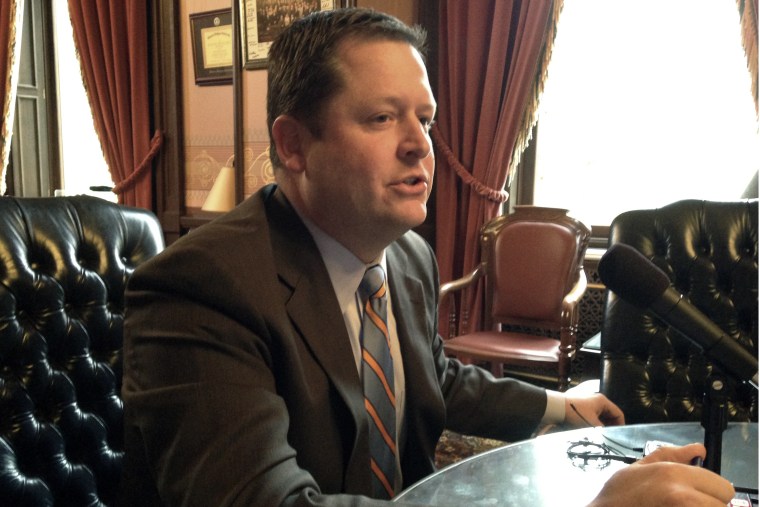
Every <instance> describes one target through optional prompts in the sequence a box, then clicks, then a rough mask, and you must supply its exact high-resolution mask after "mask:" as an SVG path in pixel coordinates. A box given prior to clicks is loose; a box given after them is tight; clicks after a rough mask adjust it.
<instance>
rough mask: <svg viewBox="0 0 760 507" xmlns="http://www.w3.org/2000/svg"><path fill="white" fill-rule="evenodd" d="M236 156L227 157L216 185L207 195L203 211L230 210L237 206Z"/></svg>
mask: <svg viewBox="0 0 760 507" xmlns="http://www.w3.org/2000/svg"><path fill="white" fill-rule="evenodd" d="M233 159H234V156H232V157H230V158H229V159H227V162H226V163H225V164H224V167H222V169H221V170H220V171H219V174H218V175H217V176H216V180H214V185H213V186H212V187H211V191H210V192H209V193H208V197H206V201H205V202H204V203H203V206H202V207H201V209H202V210H203V211H229V210H231V209H232V208H234V207H235V171H234V162H233Z"/></svg>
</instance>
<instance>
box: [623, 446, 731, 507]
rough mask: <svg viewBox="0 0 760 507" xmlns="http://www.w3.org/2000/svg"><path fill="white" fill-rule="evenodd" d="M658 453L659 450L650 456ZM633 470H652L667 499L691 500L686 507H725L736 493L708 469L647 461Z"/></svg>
mask: <svg viewBox="0 0 760 507" xmlns="http://www.w3.org/2000/svg"><path fill="white" fill-rule="evenodd" d="M686 447H689V446H686ZM662 449H663V451H666V450H667V448H662ZM657 453H659V450H658V451H655V452H654V453H652V454H651V455H654V454H657ZM651 455H650V456H651ZM684 455H686V454H684ZM681 457H683V456H681ZM631 466H632V467H653V468H652V470H651V471H652V472H653V473H654V474H656V475H655V476H656V477H657V478H658V480H659V481H660V483H661V484H662V486H663V487H664V489H665V491H666V492H667V494H668V495H672V497H674V498H688V499H690V500H689V501H690V502H692V503H684V505H712V504H713V503H716V502H717V503H716V505H718V504H720V505H722V506H725V505H726V504H727V503H728V502H729V501H731V499H732V498H733V497H734V494H735V493H736V492H735V491H734V487H733V486H732V485H731V483H730V482H729V481H727V480H726V479H724V478H723V477H721V476H720V475H718V474H716V473H714V472H711V471H710V470H707V469H706V468H701V467H695V466H690V465H686V464H683V463H672V462H666V461H658V462H654V463H648V462H645V461H644V460H641V461H639V462H638V463H635V464H633V465H631ZM665 505H668V504H667V503H666V504H665ZM677 505H680V504H677Z"/></svg>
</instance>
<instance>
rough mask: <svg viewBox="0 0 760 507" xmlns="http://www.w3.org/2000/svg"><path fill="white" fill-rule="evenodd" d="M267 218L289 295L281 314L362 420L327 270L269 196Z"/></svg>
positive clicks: (305, 235) (291, 215) (278, 198)
mask: <svg viewBox="0 0 760 507" xmlns="http://www.w3.org/2000/svg"><path fill="white" fill-rule="evenodd" d="M267 216H268V217H269V229H270V234H271V238H272V248H273V251H274V252H275V263H276V266H277V271H278V275H279V277H280V281H281V282H282V283H283V284H284V286H285V287H286V288H287V289H288V290H290V291H291V295H290V299H289V300H288V302H287V303H286V309H287V312H288V315H289V316H290V318H291V320H292V322H293V324H294V326H295V327H296V329H297V330H298V332H299V333H300V334H301V336H302V337H303V339H304V341H305V342H306V343H307V344H308V346H309V348H310V350H311V351H312V353H313V354H314V357H315V358H316V359H317V361H318V362H319V363H320V364H321V365H322V367H323V368H324V371H325V374H326V375H327V376H328V378H329V379H330V381H331V382H332V383H333V384H334V385H335V388H336V390H337V391H338V393H339V394H340V396H341V397H342V398H343V401H344V402H345V403H346V405H347V406H348V408H349V410H350V412H351V414H352V416H353V419H354V421H355V425H356V426H358V425H359V424H363V422H362V423H360V422H359V421H364V419H365V417H364V395H363V393H362V387H361V382H360V379H359V374H358V372H357V370H356V364H355V362H354V356H353V352H352V351H351V344H350V340H349V337H348V332H347V331H346V325H345V322H344V321H343V315H342V314H341V311H340V307H339V305H338V301H337V298H336V297H335V292H334V291H333V290H332V285H331V282H330V277H329V275H328V273H327V268H326V267H325V265H324V262H323V261H322V257H321V256H320V254H319V250H318V249H317V246H316V244H315V243H314V240H313V239H312V237H311V234H310V233H309V231H308V229H307V228H306V226H305V225H304V224H303V222H302V221H301V220H300V218H298V215H297V214H296V213H295V211H294V210H293V209H292V207H291V205H290V204H289V203H288V202H287V200H286V199H285V197H284V196H283V194H282V192H280V191H275V192H274V195H273V196H272V198H271V199H270V200H269V202H268V203H267Z"/></svg>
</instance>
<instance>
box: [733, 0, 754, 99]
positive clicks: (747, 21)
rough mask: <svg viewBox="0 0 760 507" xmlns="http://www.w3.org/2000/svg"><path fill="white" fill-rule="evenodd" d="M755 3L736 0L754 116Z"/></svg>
mask: <svg viewBox="0 0 760 507" xmlns="http://www.w3.org/2000/svg"><path fill="white" fill-rule="evenodd" d="M757 1H758V0H736V5H737V6H738V7H739V16H740V21H741V27H742V44H743V45H744V53H745V54H746V55H747V68H748V69H749V72H750V74H751V75H752V97H753V98H754V99H755V114H757V113H758V105H757V63H758V60H757Z"/></svg>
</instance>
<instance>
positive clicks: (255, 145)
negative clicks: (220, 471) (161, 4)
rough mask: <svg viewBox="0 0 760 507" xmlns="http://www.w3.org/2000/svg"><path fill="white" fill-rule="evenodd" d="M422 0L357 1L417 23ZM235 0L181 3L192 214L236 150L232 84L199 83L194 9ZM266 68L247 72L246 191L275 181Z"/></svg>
mask: <svg viewBox="0 0 760 507" xmlns="http://www.w3.org/2000/svg"><path fill="white" fill-rule="evenodd" d="M417 2H418V0H415V1H408V0H356V2H355V4H356V5H357V6H359V7H369V8H374V9H377V10H380V11H383V12H388V13H390V14H393V15H394V16H397V17H399V18H400V19H401V20H403V21H405V22H407V23H412V22H414V20H415V16H414V13H415V12H416V9H417ZM230 5H231V3H230V0H183V1H182V2H180V37H181V40H182V94H183V100H182V102H183V109H184V111H183V129H184V164H185V167H184V175H185V205H186V207H187V208H188V213H189V214H193V213H194V212H195V211H197V209H198V208H200V207H201V206H202V205H203V201H204V200H205V198H206V196H207V195H208V192H209V190H210V189H211V186H212V185H213V183H214V178H216V175H217V174H218V173H219V170H220V169H221V168H222V166H223V165H224V164H225V163H226V161H227V160H228V159H229V158H230V157H231V156H232V154H233V151H234V140H233V138H234V132H233V94H232V85H231V84H226V85H213V86H209V85H206V86H200V85H196V84H195V75H194V68H193V52H192V43H191V34H190V17H189V16H190V14H194V13H198V12H207V11H211V10H216V9H224V8H229V7H230ZM266 79H267V75H266V70H264V69H248V70H244V71H243V111H244V113H243V123H244V125H243V145H244V146H243V148H244V164H245V189H244V193H245V195H250V194H252V193H253V192H255V191H256V190H257V189H258V188H260V187H261V186H263V185H264V184H266V183H268V182H271V181H273V174H272V171H271V167H270V166H269V164H268V158H267V157H266V153H265V150H266V149H267V147H268V146H269V136H268V133H267V126H266Z"/></svg>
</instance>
